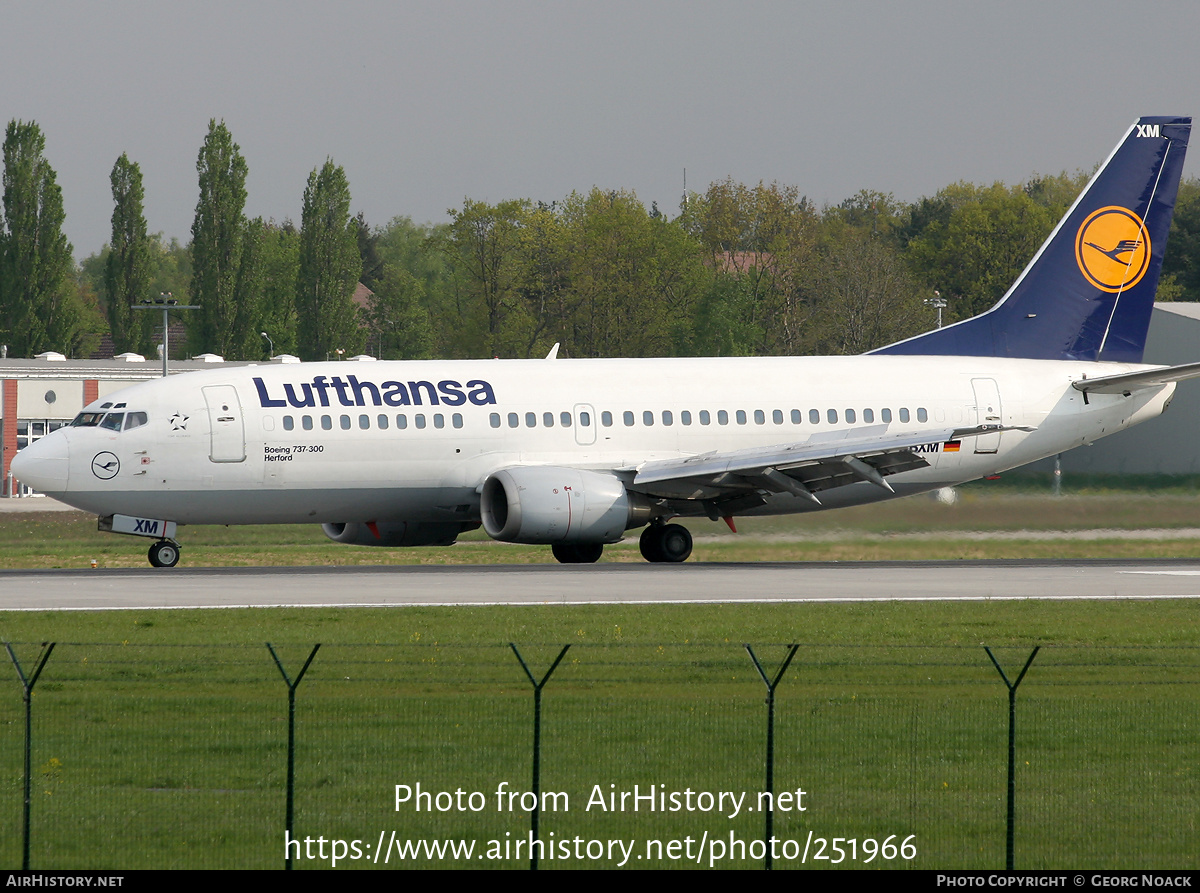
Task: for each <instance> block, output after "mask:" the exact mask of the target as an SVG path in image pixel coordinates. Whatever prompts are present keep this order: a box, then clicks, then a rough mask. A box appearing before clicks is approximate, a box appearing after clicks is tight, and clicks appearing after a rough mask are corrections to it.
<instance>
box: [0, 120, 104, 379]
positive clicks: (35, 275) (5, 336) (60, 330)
mask: <svg viewBox="0 0 1200 893" xmlns="http://www.w3.org/2000/svg"><path fill="white" fill-rule="evenodd" d="M45 148H46V138H45V137H44V136H42V131H41V129H40V128H39V127H38V126H37V124H35V123H34V122H32V121H29V122H23V121H10V122H9V124H8V127H7V128H6V130H5V133H4V226H3V228H0V339H2V340H3V342H4V343H6V344H7V345H8V347H9V352H10V354H12V355H15V356H32V355H33V354H36V353H40V352H41V351H44V350H57V351H60V352H62V353H66V354H71V353H76V352H78V350H79V349H80V347H81V345H82V343H83V341H84V340H85V338H86V336H85V335H84V333H83V330H84V328H86V326H87V322H86V321H85V320H86V318H87V314H86V312H85V308H84V307H83V303H82V301H81V299H80V296H79V291H78V288H77V286H76V283H75V277H74V270H75V263H74V260H73V259H72V256H71V243H70V242H68V241H67V237H66V236H65V235H64V234H63V231H62V225H63V219H64V214H63V202H62V189H61V188H59V186H58V183H57V182H56V177H55V174H54V169H53V168H51V167H50V165H49V163H48V162H47V161H46V159H45V157H44V156H43V154H42V153H43V152H44V151H45Z"/></svg>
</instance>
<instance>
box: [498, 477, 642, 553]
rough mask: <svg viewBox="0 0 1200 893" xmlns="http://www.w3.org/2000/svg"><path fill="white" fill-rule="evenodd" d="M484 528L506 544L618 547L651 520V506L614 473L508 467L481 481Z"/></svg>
mask: <svg viewBox="0 0 1200 893" xmlns="http://www.w3.org/2000/svg"><path fill="white" fill-rule="evenodd" d="M479 508H480V514H481V515H482V518H483V529H484V530H485V531H486V532H487V535H488V536H490V537H491V538H492V539H497V540H502V541H504V542H507V543H529V544H532V545H540V544H546V543H550V544H553V543H615V542H617V541H618V540H620V539H621V536H622V534H624V532H625V531H626V530H627V529H628V528H630V527H640V526H641V525H642V524H645V523H646V522H647V521H649V520H650V504H649V501H648V500H647V499H646V498H645V497H643V496H641V495H640V494H637V493H630V492H629V491H628V490H626V489H625V485H624V484H623V483H622V482H621V480H620V479H619V478H618V477H616V475H613V474H607V473H604V472H599V471H581V470H580V469H578V468H559V467H556V466H552V465H539V466H528V467H520V468H505V469H502V470H501V471H497V472H495V473H493V474H492V475H490V476H489V477H488V479H487V480H486V481H484V482H483V493H482V495H481V496H480V505H479Z"/></svg>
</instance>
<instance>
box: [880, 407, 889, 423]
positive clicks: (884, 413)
mask: <svg viewBox="0 0 1200 893" xmlns="http://www.w3.org/2000/svg"><path fill="white" fill-rule="evenodd" d="M891 420H892V411H891V410H890V409H881V410H879V421H881V422H890V421H891Z"/></svg>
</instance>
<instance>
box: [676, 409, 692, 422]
mask: <svg viewBox="0 0 1200 893" xmlns="http://www.w3.org/2000/svg"><path fill="white" fill-rule="evenodd" d="M691 423H692V414H691V413H690V412H688V411H687V410H686V409H685V410H683V411H681V412H680V413H679V424H681V425H690V424H691Z"/></svg>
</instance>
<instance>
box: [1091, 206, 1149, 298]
mask: <svg viewBox="0 0 1200 893" xmlns="http://www.w3.org/2000/svg"><path fill="white" fill-rule="evenodd" d="M1075 261H1076V262H1077V263H1078V264H1079V269H1080V271H1081V272H1082V273H1083V275H1084V278H1086V279H1087V281H1088V282H1090V283H1092V285H1094V286H1096V288H1098V289H1100V290H1101V291H1107V292H1118V291H1124V290H1126V289H1129V288H1132V287H1133V286H1135V285H1137V284H1138V282H1139V281H1141V278H1142V276H1144V275H1145V273H1146V269H1147V268H1148V267H1149V266H1150V235H1149V234H1148V233H1147V232H1146V225H1145V224H1144V223H1142V218H1140V217H1138V216H1137V214H1134V213H1133V212H1132V211H1130V210H1129V209H1128V208H1121V207H1117V206H1115V205H1113V206H1110V207H1107V208H1101V209H1100V210H1099V211H1095V212H1093V213H1092V214H1089V215H1088V218H1087V220H1085V221H1083V225H1082V226H1080V227H1079V233H1078V234H1077V235H1076V236H1075Z"/></svg>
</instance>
